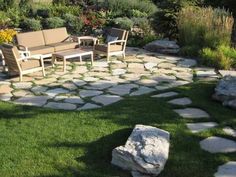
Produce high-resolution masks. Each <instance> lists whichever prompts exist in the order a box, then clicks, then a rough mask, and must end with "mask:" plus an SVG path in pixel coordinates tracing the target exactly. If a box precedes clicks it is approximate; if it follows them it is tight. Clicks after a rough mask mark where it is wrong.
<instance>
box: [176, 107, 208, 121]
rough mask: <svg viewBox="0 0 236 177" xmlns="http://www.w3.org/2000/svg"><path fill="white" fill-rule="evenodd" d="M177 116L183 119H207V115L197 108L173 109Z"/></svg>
mask: <svg viewBox="0 0 236 177" xmlns="http://www.w3.org/2000/svg"><path fill="white" fill-rule="evenodd" d="M174 111H175V112H176V113H178V114H179V116H181V117H183V118H193V119H198V118H209V117H210V116H209V114H208V113H207V112H205V111H203V110H201V109H198V108H185V109H174Z"/></svg>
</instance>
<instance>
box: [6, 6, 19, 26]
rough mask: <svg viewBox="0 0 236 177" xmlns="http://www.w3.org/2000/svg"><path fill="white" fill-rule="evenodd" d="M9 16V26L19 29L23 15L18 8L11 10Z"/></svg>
mask: <svg viewBox="0 0 236 177" xmlns="http://www.w3.org/2000/svg"><path fill="white" fill-rule="evenodd" d="M7 16H8V17H9V19H11V20H10V21H9V26H10V27H14V28H17V27H19V25H20V20H21V13H20V10H19V9H18V8H11V9H8V10H7Z"/></svg>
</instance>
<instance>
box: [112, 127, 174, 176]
mask: <svg viewBox="0 0 236 177" xmlns="http://www.w3.org/2000/svg"><path fill="white" fill-rule="evenodd" d="M169 138H170V134H169V132H167V131H164V130H161V129H158V128H156V127H151V126H145V125H136V126H135V128H134V129H133V132H132V133H131V135H130V136H129V138H128V140H127V142H126V144H125V145H124V146H119V147H117V148H115V149H113V151H112V161H111V163H112V164H114V165H116V166H118V167H121V168H122V169H124V170H129V171H131V172H132V175H133V177H138V176H157V175H158V174H159V173H160V172H161V171H162V170H163V169H164V166H165V163H166V161H167V159H168V154H169Z"/></svg>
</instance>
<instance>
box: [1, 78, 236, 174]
mask: <svg viewBox="0 0 236 177" xmlns="http://www.w3.org/2000/svg"><path fill="white" fill-rule="evenodd" d="M176 90H177V91H178V92H180V96H188V97H190V98H191V99H192V100H193V104H192V106H195V107H200V108H202V109H204V110H206V111H207V112H208V113H209V114H210V115H211V117H212V119H211V120H210V121H216V122H218V123H219V124H220V125H219V127H217V128H215V129H212V130H209V131H206V132H204V133H198V134H192V133H191V132H190V131H189V130H188V129H187V128H186V126H185V122H186V120H184V119H181V118H180V117H179V116H178V115H177V114H176V113H174V112H173V111H172V108H176V106H175V107H174V106H171V105H169V104H167V103H166V101H167V100H168V99H157V98H150V96H148V95H145V96H140V97H127V98H126V99H124V100H122V101H121V102H119V103H117V104H113V105H111V106H108V107H105V108H103V109H98V110H90V111H81V112H76V111H57V110H51V109H41V108H35V107H28V106H18V105H13V104H10V103H3V102H0V131H1V133H0V176H1V177H13V176H14V177H71V176H78V177H118V176H120V177H129V176H130V174H129V173H128V172H124V171H122V170H120V169H119V168H116V167H114V166H112V165H111V164H110V161H111V151H112V149H113V148H115V147H116V146H119V145H123V144H124V143H125V141H126V139H127V138H128V136H129V135H130V133H131V131H132V128H133V127H134V126H135V124H145V125H152V126H156V127H159V128H162V129H165V130H167V131H169V132H170V133H171V140H170V142H171V146H170V154H169V159H168V161H167V164H166V167H165V170H164V171H163V172H162V173H161V175H159V176H160V177H212V176H213V174H214V173H215V172H216V169H217V167H218V166H219V165H222V164H224V163H225V162H227V161H229V160H233V159H234V160H235V159H236V153H229V154H210V153H208V152H206V151H203V150H201V149H200V146H199V141H200V140H202V139H204V138H205V137H208V136H211V135H219V136H222V137H227V138H231V137H229V136H226V135H225V134H224V133H223V131H222V127H224V126H225V125H231V126H233V127H234V128H236V111H233V110H230V109H228V108H224V107H222V106H221V104H220V103H217V102H214V101H212V100H211V95H212V93H213V90H214V84H213V83H198V82H197V83H194V84H192V85H189V86H184V87H180V88H178V89H176ZM178 97H179V96H178ZM198 121H200V120H198ZM204 121H206V120H204ZM188 122H190V121H188ZM234 140H236V139H234Z"/></svg>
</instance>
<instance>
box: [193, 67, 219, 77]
mask: <svg viewBox="0 0 236 177" xmlns="http://www.w3.org/2000/svg"><path fill="white" fill-rule="evenodd" d="M195 70H196V75H197V77H217V74H216V72H215V70H214V69H212V68H195Z"/></svg>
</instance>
